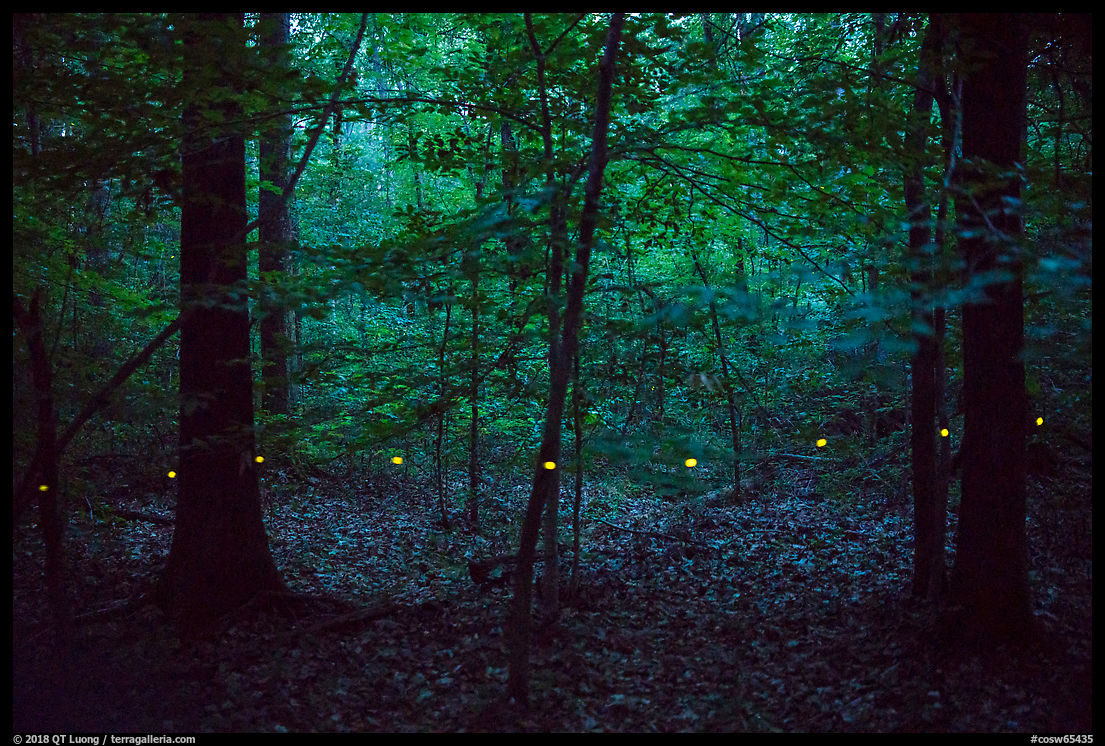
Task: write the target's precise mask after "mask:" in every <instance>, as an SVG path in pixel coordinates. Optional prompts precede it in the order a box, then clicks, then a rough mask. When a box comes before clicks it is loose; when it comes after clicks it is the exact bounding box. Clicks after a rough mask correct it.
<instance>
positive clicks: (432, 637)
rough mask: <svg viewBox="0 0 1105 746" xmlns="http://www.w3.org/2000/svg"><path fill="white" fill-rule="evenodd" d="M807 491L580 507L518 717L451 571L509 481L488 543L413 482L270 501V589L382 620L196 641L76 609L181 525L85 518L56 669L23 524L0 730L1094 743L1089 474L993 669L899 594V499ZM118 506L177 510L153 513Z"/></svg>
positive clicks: (1041, 543) (514, 495)
mask: <svg viewBox="0 0 1105 746" xmlns="http://www.w3.org/2000/svg"><path fill="white" fill-rule="evenodd" d="M821 478H822V476H821V475H819V474H817V473H816V472H815V471H813V470H812V469H811V468H810V467H809V466H808V465H798V466H795V467H793V468H790V469H787V470H781V471H780V472H779V473H778V474H777V477H776V480H775V482H774V486H773V487H772V488H771V489H770V491H766V492H764V494H762V495H759V496H755V497H753V499H752V500H751V501H750V502H749V503H747V504H745V505H741V506H723V505H718V504H716V503H717V501H711V500H705V499H702V498H701V497H698V498H693V497H688V498H686V499H684V500H682V501H678V502H666V501H661V500H658V499H657V498H656V497H655V496H653V495H650V494H648V493H647V492H638V493H635V494H629V493H627V492H620V491H619V489H618V487H617V485H619V484H620V485H622V487H623V489H624V487H625V485H627V484H629V482H628V480H617V479H611V480H609V483H608V484H604V485H596V486H594V487H592V488H590V489H588V490H585V504H586V506H587V507H586V510H585V515H601V516H602V517H603V519H604V520H605V521H607V523H603V522H599V521H594V520H592V521H588V522H587V526H586V528H585V532H584V537H583V546H584V555H583V563H582V570H581V572H582V575H581V581H582V583H581V587H582V591H581V593H580V596H579V598H578V599H576V601H575V602H574V604H573V605H571V606H569V607H566V608H564V609H563V612H562V614H561V615H560V619H559V623H558V624H557V625H556V626H555V627H554V628H547V629H544V630H542V631H541V632H539V633H538V635H537V638H536V641H535V646H534V651H533V663H532V671H533V684H532V703H531V708H530V709H529V711H528V714H526V715H516V714H508V713H507V712H505V711H504V710H502V709H501V708H498V707H496V706H495V703H496V702H497V701H498V700H499V697H500V695H501V693H502V691H503V688H504V683H505V680H506V668H505V665H506V663H505V661H506V654H505V646H504V639H503V632H502V630H503V622H504V618H505V614H506V610H507V606H508V602H509V598H510V585H509V583H506V582H502V583H499V584H495V583H487V584H484V585H477V584H476V583H474V582H473V581H472V579H471V578H470V577H469V575H468V568H467V560H468V559H483V558H486V557H490V556H493V555H495V554H499V553H505V552H510V551H513V550H514V547H511V546H508V545H507V538H506V537H508V536H511V535H513V534H514V533H516V529H515V528H511V529H510V530H502V529H503V528H504V527H510V526H511V522H512V521H513V520H514V518H515V517H516V516H519V515H520V514H521V512H522V507H523V506H524V503H525V500H526V498H527V496H528V483H527V482H526V481H525V480H524V479H522V478H521V477H520V478H519V479H518V480H517V482H516V483H515V484H505V483H504V482H503V481H500V482H498V483H497V484H496V489H495V490H493V491H491V493H490V494H489V495H488V496H487V497H486V498H485V504H484V510H483V514H482V516H481V526H482V527H483V530H482V532H477V531H474V530H473V529H472V527H470V526H469V525H468V524H466V523H463V522H461V521H459V520H458V521H455V522H454V525H453V528H452V529H450V530H445V529H443V528H442V526H441V525H440V522H439V521H437V520H436V518H437V517H438V513H437V511H436V509H435V507H434V505H433V504H432V500H431V499H430V498H429V497H428V495H429V490H428V489H426V488H425V485H417V484H413V483H407V484H403V483H394V482H393V483H391V484H387V485H381V484H377V485H375V486H370V485H360V486H358V485H356V484H355V483H350V482H346V483H342V484H335V483H319V484H316V485H314V486H298V487H296V488H295V489H294V490H292V488H291V486H290V485H289V486H286V487H284V488H282V489H281V490H277V489H276V488H273V489H272V492H271V493H270V500H269V502H268V506H267V508H266V523H267V526H268V529H269V535H270V537H271V540H272V547H273V553H274V555H275V557H276V560H277V564H278V566H279V567H280V568H281V570H282V571H283V572H284V575H285V578H286V580H287V582H288V585H289V587H290V588H291V589H292V590H294V591H297V592H300V593H304V594H313V595H314V596H316V597H323V596H327V597H340V598H342V599H345V600H347V601H350V602H353V603H355V604H360V605H363V606H365V607H369V608H372V609H375V610H376V612H375V613H372V614H360V615H358V614H351V613H350V612H349V607H348V606H345V605H340V604H334V605H333V606H332V607H328V606H327V605H326V603H325V602H322V601H320V602H319V604H317V605H315V606H314V607H312V608H310V609H303V610H301V611H300V612H299V613H298V614H290V615H289V614H288V613H276V612H275V611H272V610H267V609H263V608H262V606H260V605H259V606H257V607H255V608H247V609H244V610H242V611H241V612H240V613H237V614H235V615H234V616H233V617H232V618H228V619H226V620H224V623H223V624H222V625H221V626H220V628H219V630H218V633H217V634H214V635H210V636H208V637H205V638H202V639H198V640H190V641H182V640H181V638H180V637H179V636H178V635H177V633H176V632H175V631H174V630H173V628H171V627H170V626H168V625H166V624H165V622H164V618H163V617H162V616H161V614H160V612H159V611H157V610H156V608H154V607H153V606H150V605H139V606H136V607H134V608H130V607H128V608H127V609H126V610H125V613H124V612H123V611H120V612H118V613H110V612H101V613H91V614H89V612H96V611H97V610H103V609H111V608H113V606H112V605H113V604H115V603H118V602H120V601H122V600H126V599H128V598H134V597H137V596H138V595H139V593H140V592H141V590H142V589H143V588H144V587H148V584H149V579H150V578H151V577H154V576H155V574H156V572H157V571H158V569H159V568H160V566H161V564H162V563H163V562H164V558H165V556H166V554H167V552H168V548H169V543H170V541H171V537H172V527H171V525H168V524H162V523H156V522H150V521H146V520H129V519H125V518H123V517H121V516H119V515H118V514H117V513H116V514H114V515H113V514H112V513H111V512H103V511H100V514H99V515H95V517H93V518H90V516H89V514H88V511H87V510H84V512H83V513H82V514H81V515H79V516H75V517H74V520H73V521H72V522H71V524H70V532H69V542H70V543H69V546H70V548H71V553H72V554H73V567H74V569H75V572H74V578H76V583H75V585H76V586H77V587H76V588H75V589H73V590H74V593H75V596H76V599H77V606H78V611H79V612H81V613H84V614H86V615H87V616H86V617H84V618H83V619H82V622H83V623H82V625H81V627H80V631H79V635H78V640H77V642H76V643H75V645H74V646H73V649H72V650H71V651H69V652H68V653H59V651H57V650H55V649H54V648H53V643H52V640H51V636H50V635H49V634H48V632H47V626H46V622H45V612H44V609H43V603H42V599H43V596H44V594H43V593H42V591H41V582H42V581H41V572H42V570H41V564H42V563H41V550H40V548H39V541H38V536H37V532H36V531H34V530H33V525H30V524H28V525H23V526H20V527H18V528H17V530H16V532H15V536H14V539H15V545H14V551H13V559H14V577H13V579H14V591H15V595H14V618H13V622H14V635H13V646H14V663H13V666H14V672H13V673H14V681H13V683H14V688H15V690H14V701H13V711H14V712H13V714H14V731H15V732H17V733H46V732H55V733H56V732H59V731H60V732H65V731H69V732H72V731H80V732H96V733H102V732H139V733H147V732H150V733H158V732H206V731H220V732H221V731H239V732H241V731H261V732H274V731H288V732H318V731H401V732H410V731H485V730H519V731H611V732H649V731H660V732H672V731H786V732H795V731H797V732H808V731H814V732H826V731H855V732H862V731H866V732H872V731H876V732H887V731H897V732H902V731H922V732H944V731H967V732H1031V733H1055V732H1058V733H1089V732H1091V715H1090V683H1091V676H1090V667H1091V666H1090V661H1091V633H1090V627H1091V614H1092V603H1091V588H1092V577H1091V566H1092V559H1091V554H1092V550H1091V546H1092V543H1091V541H1092V536H1091V526H1090V517H1091V507H1090V474H1089V465H1088V464H1084V465H1081V469H1075V470H1074V471H1073V472H1071V473H1067V474H1065V475H1064V478H1063V480H1062V483H1060V482H1058V481H1050V480H1044V481H1037V482H1033V484H1032V485H1031V491H1030V521H1029V532H1030V543H1031V547H1032V557H1031V567H1032V576H1031V577H1032V581H1033V593H1034V598H1035V603H1036V613H1037V619H1038V620H1039V621H1040V624H1041V629H1042V630H1043V632H1042V634H1041V636H1040V644H1039V645H1038V646H1034V647H1032V648H1031V649H1015V650H1013V649H1005V650H1000V651H998V652H997V653H996V654H991V655H988V656H979V655H971V654H964V653H952V652H951V651H950V650H948V649H946V648H945V647H944V646H943V645H942V644H941V643H940V641H939V640H937V639H935V638H934V636H933V634H932V630H933V629H934V628H936V627H937V626H938V624H937V621H938V610H936V609H934V608H932V607H930V606H926V605H923V604H915V603H913V602H911V601H910V599H909V593H908V590H909V583H910V576H911V569H910V568H911V553H912V541H911V539H910V536H911V532H912V525H911V523H912V516H911V508H910V504H909V501H908V500H907V499H905V498H904V497H903V496H902V495H901V494H899V495H897V496H893V495H886V494H879V493H878V492H877V491H873V490H872V491H868V492H864V491H863V489H864V488H863V487H857V488H856V492H855V494H854V499H851V500H850V501H849V503H848V504H842V502H841V500H840V499H839V498H834V499H827V498H826V497H824V496H823V494H821V492H820V491H819V480H820V479H821ZM113 505H115V507H116V509H119V508H126V509H130V510H133V511H138V512H141V513H143V514H146V515H158V516H160V517H163V518H171V515H172V512H171V510H172V505H171V503H168V504H167V503H166V499H165V498H164V497H162V498H157V497H155V496H153V495H142V496H139V497H137V498H132V499H131V500H130V502H126V503H122V502H119V501H118V500H116V502H114V503H113ZM610 524H614V525H610ZM950 528H954V527H950ZM627 529H634V530H633V531H631V530H627ZM661 534H662V535H663V536H661ZM950 535H952V536H954V534H950ZM569 560H570V556H566V557H565V558H564V560H563V563H564V566H565V569H564V575H565V576H566V575H567V567H566V566H567V564H568V562H569ZM385 599H386V601H385ZM286 611H287V610H285V612H286Z"/></svg>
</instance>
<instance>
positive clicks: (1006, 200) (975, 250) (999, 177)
mask: <svg viewBox="0 0 1105 746" xmlns="http://www.w3.org/2000/svg"><path fill="white" fill-rule="evenodd" d="M956 25H957V27H958V29H959V32H960V44H961V56H962V59H961V64H962V65H963V69H964V79H963V94H962V99H963V120H962V121H963V125H962V126H963V163H962V165H961V168H960V171H959V173H960V174H961V187H962V190H961V192H960V193H961V195H962V197H961V198H960V200H959V204H958V205H957V213H958V219H959V224H960V229H961V232H962V233H961V238H960V241H959V248H960V252H961V253H962V256H963V259H964V260H965V263H966V266H967V272H968V281H971V280H974V281H976V282H981V281H982V279H983V278H985V277H986V276H987V274H991V273H994V272H995V271H997V270H1002V271H1003V272H1004V273H1007V277H1005V278H1000V279H997V280H991V281H989V282H988V283H987V284H986V286H985V287H984V288H983V292H984V294H985V299H984V301H983V302H972V303H967V304H965V305H964V308H963V367H964V375H963V401H964V434H963V443H962V446H961V453H962V455H963V458H962V464H963V477H962V480H963V481H962V497H961V503H960V510H959V535H958V540H957V542H956V544H957V552H956V558H955V569H954V572H953V576H952V598H953V601H954V602H955V603H956V604H958V605H959V607H960V608H961V609H962V612H963V614H964V619H963V620H962V623H961V624H959V625H958V627H959V628H960V629H963V630H965V631H967V632H969V633H970V635H971V636H972V638H973V639H974V640H976V641H978V642H984V643H992V642H996V641H1002V640H1013V639H1026V635H1027V633H1028V632H1029V630H1030V627H1031V619H1032V612H1031V608H1032V607H1031V598H1030V594H1029V588H1028V547H1027V537H1026V533H1025V467H1024V453H1025V437H1026V424H1027V423H1026V416H1027V411H1026V410H1027V407H1026V397H1025V373H1024V363H1023V361H1022V359H1021V352H1022V348H1023V337H1024V318H1023V291H1022V284H1021V264H1020V259H1019V257H1018V254H1017V251H1018V249H1017V245H1016V242H1017V240H1018V239H1019V237H1020V236H1021V234H1022V227H1021V219H1020V215H1019V214H1018V210H1019V204H1020V174H1019V171H1018V164H1019V163H1020V162H1021V158H1022V156H1021V152H1022V144H1023V142H1024V138H1025V98H1026V68H1027V64H1026V63H1027V29H1026V27H1025V22H1024V20H1023V19H1022V18H1021V17H1019V16H1017V15H1016V14H978V15H975V14H963V15H960V16H957V17H956Z"/></svg>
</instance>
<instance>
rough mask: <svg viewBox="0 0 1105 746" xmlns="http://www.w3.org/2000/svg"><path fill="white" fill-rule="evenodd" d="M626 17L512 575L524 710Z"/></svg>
mask: <svg viewBox="0 0 1105 746" xmlns="http://www.w3.org/2000/svg"><path fill="white" fill-rule="evenodd" d="M623 22H624V14H623V13H615V14H614V15H613V18H612V19H611V21H610V28H609V30H608V32H607V36H606V51H605V53H604V54H603V57H602V61H601V62H600V64H599V84H598V94H597V96H596V98H595V127H594V137H593V139H592V145H591V163H590V168H589V171H588V178H587V186H586V189H585V191H584V201H583V213H582V215H581V216H580V226H579V246H578V249H577V251H576V257H575V265H576V266H575V268H574V269H573V272H572V276H571V282H570V283H569V287H568V298H567V306H566V308H565V312H564V321H563V326H562V331H561V342H560V345H559V347H558V349H557V354H556V357H555V358H554V359H553V361H552V362H553V364H552V370H551V372H550V373H551V375H550V382H549V401H548V404H547V406H546V409H545V426H544V431H543V433H542V438H541V447H540V450H539V451H538V458H537V461H538V463H537V466H536V473H535V474H534V479H533V489H532V490H531V492H530V498H529V502H528V504H527V506H526V514H525V519H524V523H523V525H522V536H521V540H520V546H519V549H518V563H517V564H518V566H517V570H516V571H515V574H514V599H513V603H512V606H511V618H510V624H509V634H510V642H509V645H510V649H509V654H510V660H509V675H508V680H507V696H508V697H510V698H512V699H513V700H514V701H515V702H516V703H517V704H519V705H521V706H523V707H525V706H527V705H528V702H529V653H530V637H531V626H532V622H533V620H532V616H531V614H532V609H531V605H532V599H533V559H534V553H535V550H536V547H537V535H538V532H539V528H540V521H541V513H542V511H543V510H544V508H545V503H546V501H547V499H548V495H549V491H550V485H556V484H558V483H559V482H558V480H557V479H556V475H555V471H556V469H557V467H558V466H559V464H558V461H559V458H560V428H561V419H562V417H563V413H564V398H565V396H566V394H567V391H568V378H569V373H570V364H571V360H572V357H573V355H575V352H576V346H577V344H578V341H579V326H580V320H581V318H582V313H583V291H584V288H585V287H586V285H587V270H588V266H589V263H590V260H591V248H592V245H593V244H594V240H595V228H596V226H597V224H598V212H599V197H600V195H601V192H602V178H603V172H604V171H605V169H606V160H607V149H606V136H607V130H608V128H609V125H610V99H611V93H612V90H613V83H614V65H615V61H616V60H617V56H618V48H619V45H620V42H621V32H622V23H623Z"/></svg>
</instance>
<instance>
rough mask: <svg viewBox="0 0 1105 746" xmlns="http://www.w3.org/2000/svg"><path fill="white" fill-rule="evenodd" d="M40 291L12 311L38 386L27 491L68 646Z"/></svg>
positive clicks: (54, 426)
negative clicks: (33, 500) (34, 497)
mask: <svg viewBox="0 0 1105 746" xmlns="http://www.w3.org/2000/svg"><path fill="white" fill-rule="evenodd" d="M41 302H42V295H41V293H40V292H37V291H36V292H35V294H34V297H33V298H32V299H31V305H30V308H29V309H25V308H24V307H23V304H22V303H21V302H20V300H19V298H18V297H17V296H14V295H13V297H12V313H13V316H14V318H15V322H16V324H18V326H19V329H20V331H21V332H22V334H23V337H24V340H25V341H26V344H27V354H28V355H29V356H30V362H31V379H32V383H33V385H34V391H35V409H36V410H37V416H36V422H35V425H36V427H35V455H34V460H33V461H32V463H31V466H30V467H29V469H28V472H27V474H26V475H25V476H24V479H25V480H30V481H29V484H26V485H24V487H23V490H21V491H27V490H35V491H36V492H37V494H38V523H39V528H40V529H41V530H42V543H43V546H44V548H45V550H46V600H47V603H48V605H49V608H50V613H51V616H53V621H54V633H55V639H56V640H57V642H58V644H59V646H64V645H67V644H68V643H69V641H70V640H71V639H72V623H73V614H72V609H71V606H70V603H69V598H68V594H67V592H66V580H67V579H66V573H65V517H64V515H63V513H62V511H61V507H60V506H59V504H58V493H59V491H60V484H59V479H58V459H59V456H60V452H61V449H60V447H59V444H58V438H57V432H58V415H57V410H56V409H55V407H54V395H53V383H52V381H53V374H52V371H51V368H50V358H49V354H48V353H47V351H46V343H45V340H44V339H43V334H42V313H41Z"/></svg>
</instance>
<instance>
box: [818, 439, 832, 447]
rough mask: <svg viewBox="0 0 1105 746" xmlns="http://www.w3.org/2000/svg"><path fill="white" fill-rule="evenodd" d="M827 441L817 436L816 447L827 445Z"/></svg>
mask: <svg viewBox="0 0 1105 746" xmlns="http://www.w3.org/2000/svg"><path fill="white" fill-rule="evenodd" d="M828 442H829V441H828V440H826V439H825V438H818V439H817V447H818V448H823V447H824V446H825V445H827V444H828Z"/></svg>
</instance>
